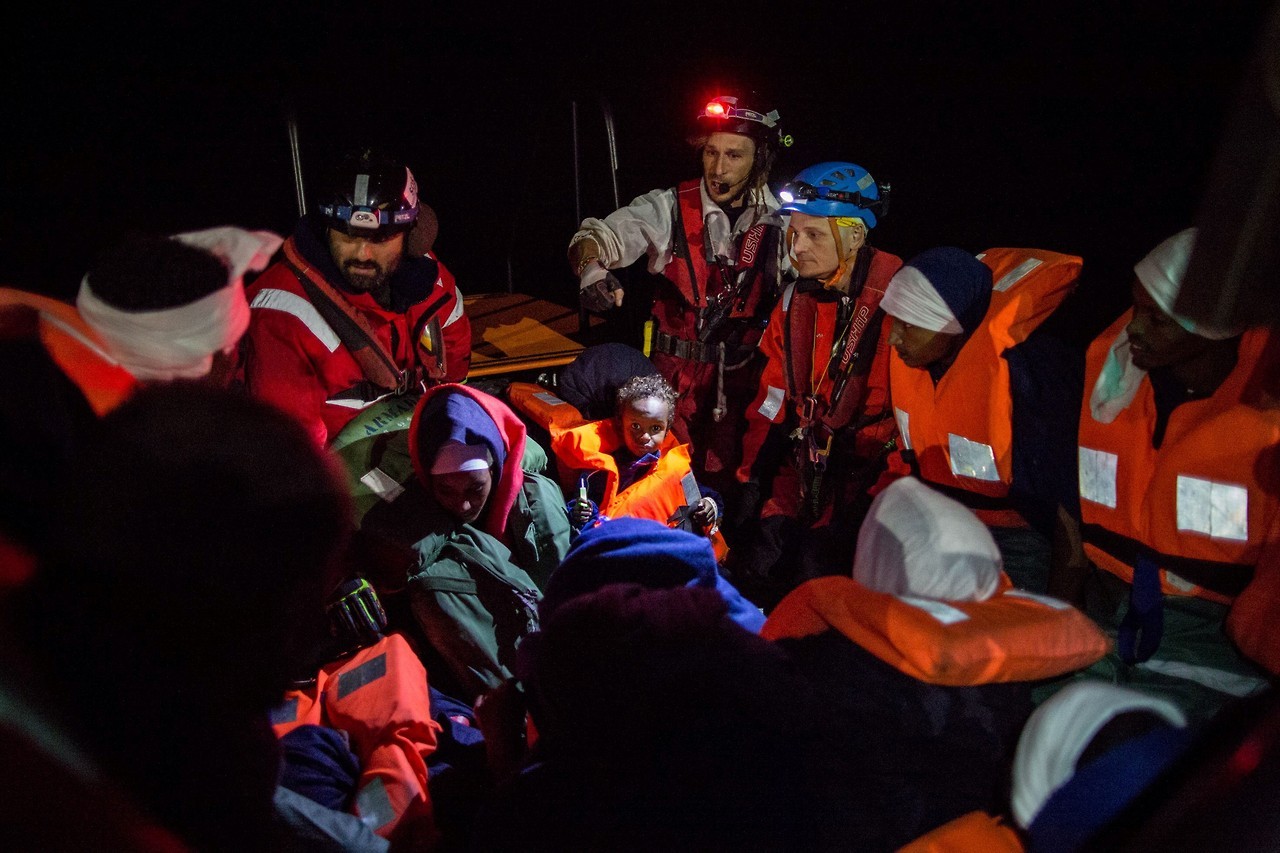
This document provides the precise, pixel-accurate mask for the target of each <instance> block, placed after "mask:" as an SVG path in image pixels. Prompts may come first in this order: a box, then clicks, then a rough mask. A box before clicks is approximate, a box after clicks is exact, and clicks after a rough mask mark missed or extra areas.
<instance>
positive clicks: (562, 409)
mask: <svg viewBox="0 0 1280 853" xmlns="http://www.w3.org/2000/svg"><path fill="white" fill-rule="evenodd" d="M507 402H508V403H510V404H511V408H513V409H515V410H516V411H517V412H519V413H520V414H521V415H524V416H525V417H526V418H528V419H529V420H531V421H533V422H534V423H535V424H538V425H539V426H541V427H542V428H543V429H545V430H546V431H547V432H548V433H549V434H554V433H556V432H558V431H561V430H566V429H573V428H574V427H576V426H582V425H583V424H584V423H586V422H587V420H586V418H584V417H583V416H582V413H581V412H579V411H578V408H577V407H576V406H574V405H573V404H571V403H569V402H567V401H565V400H562V399H560V398H559V397H558V396H556V395H555V394H553V393H552V392H550V391H548V390H547V389H545V388H543V387H542V386H541V385H537V384H535V383H533V382H512V383H511V384H510V385H508V386H507Z"/></svg>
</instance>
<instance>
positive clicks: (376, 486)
mask: <svg viewBox="0 0 1280 853" xmlns="http://www.w3.org/2000/svg"><path fill="white" fill-rule="evenodd" d="M360 482H362V483H364V484H365V485H366V486H368V487H369V491H371V492H373V493H374V494H375V495H377V496H378V497H380V498H382V499H383V500H384V501H386V502H387V503H391V502H392V501H393V500H395V499H396V498H398V497H400V495H402V494H404V486H402V485H400V484H399V483H397V482H396V481H395V479H393V478H392V477H390V476H388V475H387V473H386V472H385V471H383V470H382V469H381V468H374V469H373V470H372V471H370V472H369V473H367V474H365V475H364V476H363V477H361V478H360Z"/></svg>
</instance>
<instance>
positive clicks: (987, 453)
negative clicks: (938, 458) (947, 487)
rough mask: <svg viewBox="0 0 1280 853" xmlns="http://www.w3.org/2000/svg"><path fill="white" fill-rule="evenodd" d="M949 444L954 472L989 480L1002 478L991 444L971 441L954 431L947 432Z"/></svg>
mask: <svg viewBox="0 0 1280 853" xmlns="http://www.w3.org/2000/svg"><path fill="white" fill-rule="evenodd" d="M947 445H948V448H949V450H950V451H951V473H952V474H955V475H956V476H957V477H971V478H973V479H974V480H985V481H987V482H996V481H998V480H999V479H1000V473H999V472H998V471H996V454H995V451H994V450H992V449H991V445H989V444H983V443H982V442H980V441H970V440H969V439H967V438H965V437H964V436H962V435H956V434H955V433H953V432H949V433H947Z"/></svg>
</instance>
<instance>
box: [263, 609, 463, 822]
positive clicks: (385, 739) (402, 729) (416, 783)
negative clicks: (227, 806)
mask: <svg viewBox="0 0 1280 853" xmlns="http://www.w3.org/2000/svg"><path fill="white" fill-rule="evenodd" d="M301 725H317V726H327V727H330V728H334V729H338V730H340V731H343V732H346V734H347V736H348V737H349V739H350V743H351V749H352V751H353V752H354V753H355V754H356V757H357V758H358V759H359V760H360V781H359V784H358V788H357V793H356V800H355V811H356V813H357V814H358V815H359V816H360V817H361V818H362V819H363V820H364V821H365V823H367V824H368V825H369V826H370V827H371V828H372V829H373V831H374V832H376V833H377V834H378V835H381V836H383V837H389V836H390V835H391V833H392V832H393V831H394V830H395V829H396V828H397V827H399V826H401V825H402V824H404V823H406V822H407V821H409V820H415V821H416V820H419V819H426V818H430V817H431V814H432V809H431V797H430V794H429V792H428V789H427V757H428V756H429V755H431V753H433V752H435V750H436V743H437V737H436V735H437V732H438V731H439V726H438V725H437V724H436V723H435V721H434V720H432V719H431V696H430V692H429V689H428V687H427V671H426V669H424V668H423V666H422V662H421V661H420V660H419V658H418V656H417V655H416V654H415V653H414V651H413V649H412V648H411V647H410V646H409V643H408V642H407V641H406V640H405V638H404V637H402V636H401V635H399V634H389V635H387V636H385V637H383V638H382V639H381V640H379V641H378V642H377V643H375V644H374V645H372V646H368V647H366V648H363V649H361V650H360V651H358V652H356V653H355V654H354V655H351V656H350V657H346V658H343V659H342V660H340V661H336V662H334V663H331V664H329V665H327V666H325V667H323V668H322V669H321V670H320V672H319V673H318V674H317V677H316V681H315V683H314V684H313V685H311V686H310V687H308V688H307V689H305V690H291V691H289V692H288V693H287V694H285V700H284V702H283V703H282V704H281V705H280V707H279V708H277V709H276V710H275V711H274V712H273V713H272V726H273V728H274V729H275V732H276V736H277V737H283V736H284V735H286V734H288V733H289V732H291V731H293V730H294V729H295V728H297V727H298V726H301Z"/></svg>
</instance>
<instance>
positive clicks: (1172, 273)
mask: <svg viewBox="0 0 1280 853" xmlns="http://www.w3.org/2000/svg"><path fill="white" fill-rule="evenodd" d="M1195 243H1196V229H1195V228H1186V229H1183V230H1182V231H1179V232H1178V233H1177V234H1174V235H1173V236H1172V237H1170V238H1168V239H1167V240H1165V241H1164V242H1162V243H1161V244H1160V245H1159V246H1156V247H1155V248H1154V249H1152V250H1151V251H1150V252H1148V253H1147V256H1146V257H1145V258H1143V259H1142V260H1140V261H1138V263H1136V264H1134V267H1133V271H1134V273H1135V274H1136V275H1137V277H1138V281H1139V282H1140V283H1141V284H1142V287H1143V289H1144V290H1146V291H1147V294H1148V295H1150V297H1151V299H1152V301H1154V302H1155V303H1156V305H1157V306H1159V308H1160V310H1161V311H1163V312H1164V313H1166V314H1168V315H1169V316H1170V317H1171V318H1173V320H1174V321H1175V322H1177V324H1178V325H1179V326H1181V327H1182V328H1183V329H1186V330H1187V331H1188V332H1190V333H1191V334H1193V335H1197V336H1199V337H1202V338H1207V339H1208V340H1211V341H1221V340H1226V339H1228V338H1234V337H1235V336H1237V335H1239V334H1241V333H1242V332H1243V331H1244V329H1243V328H1239V327H1222V328H1218V327H1213V326H1207V325H1202V324H1198V323H1196V322H1195V321H1194V320H1191V319H1190V318H1188V317H1184V316H1182V315H1181V314H1178V313H1176V312H1175V311H1174V310H1173V306H1174V303H1175V302H1177V300H1178V292H1179V291H1180V290H1181V289H1182V279H1183V277H1184V276H1185V275H1186V272H1187V263H1188V261H1190V260H1191V252H1192V251H1193V250H1194V249H1195ZM1146 375H1147V372H1146V371H1145V370H1142V369H1141V368H1138V367H1136V366H1134V364H1133V358H1132V356H1131V355H1130V352H1129V330H1128V329H1127V328H1125V329H1123V330H1121V332H1120V334H1119V335H1118V336H1117V337H1116V340H1115V343H1113V344H1112V345H1111V349H1110V350H1109V351H1108V352H1107V357H1106V360H1105V361H1104V362H1103V364H1102V370H1101V371H1100V372H1099V373H1098V380H1097V382H1095V383H1094V386H1093V390H1092V393H1091V394H1090V396H1089V411H1090V412H1091V413H1092V415H1093V418H1094V419H1095V420H1097V421H1098V422H1099V423H1104V424H1109V423H1111V422H1112V421H1113V420H1115V418H1116V415H1118V414H1120V412H1122V411H1124V410H1125V409H1126V408H1127V407H1128V406H1129V404H1130V403H1131V402H1133V398H1134V396H1135V395H1136V394H1137V393H1138V387H1139V386H1140V385H1141V384H1142V378H1143V377H1144V376H1146Z"/></svg>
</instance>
